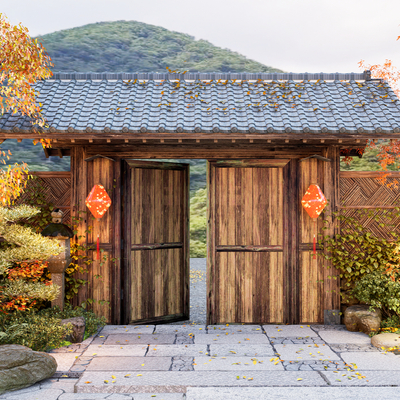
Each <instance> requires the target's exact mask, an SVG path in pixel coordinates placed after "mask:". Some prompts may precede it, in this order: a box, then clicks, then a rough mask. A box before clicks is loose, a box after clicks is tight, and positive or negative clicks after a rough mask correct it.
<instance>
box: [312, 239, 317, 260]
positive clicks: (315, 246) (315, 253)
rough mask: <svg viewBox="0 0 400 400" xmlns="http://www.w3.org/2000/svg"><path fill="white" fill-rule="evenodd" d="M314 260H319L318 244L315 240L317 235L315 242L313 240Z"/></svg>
mask: <svg viewBox="0 0 400 400" xmlns="http://www.w3.org/2000/svg"><path fill="white" fill-rule="evenodd" d="M313 251H314V254H313V259H314V260H315V259H316V258H317V242H316V240H315V234H314V240H313Z"/></svg>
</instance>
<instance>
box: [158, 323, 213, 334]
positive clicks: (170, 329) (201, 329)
mask: <svg viewBox="0 0 400 400" xmlns="http://www.w3.org/2000/svg"><path fill="white" fill-rule="evenodd" d="M155 333H156V334H165V333H167V334H189V333H193V334H194V335H197V334H201V333H207V329H206V325H156V330H155Z"/></svg>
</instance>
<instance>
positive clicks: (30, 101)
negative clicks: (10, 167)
mask: <svg viewBox="0 0 400 400" xmlns="http://www.w3.org/2000/svg"><path fill="white" fill-rule="evenodd" d="M28 32H29V31H28V29H27V28H25V27H23V26H22V25H21V23H20V24H19V25H18V26H13V25H11V24H10V23H9V22H8V20H7V17H5V16H4V15H3V14H1V13H0V40H1V47H0V85H1V86H0V103H1V113H2V114H3V113H4V111H7V112H8V111H12V112H13V113H17V112H18V111H19V112H20V113H21V114H22V115H26V116H28V117H30V118H31V119H32V124H34V125H38V126H39V127H43V126H46V122H45V119H44V117H43V116H42V114H41V104H40V103H39V104H36V100H35V96H36V92H35V90H34V88H33V87H32V85H33V84H34V83H35V82H36V81H37V80H38V79H45V78H49V77H50V76H52V75H53V73H52V72H51V71H50V69H49V67H50V66H54V64H52V63H51V58H50V56H49V55H48V54H47V52H46V50H45V49H44V47H43V46H42V44H41V43H38V41H37V39H35V40H33V39H32V38H31V37H30V36H29V34H28Z"/></svg>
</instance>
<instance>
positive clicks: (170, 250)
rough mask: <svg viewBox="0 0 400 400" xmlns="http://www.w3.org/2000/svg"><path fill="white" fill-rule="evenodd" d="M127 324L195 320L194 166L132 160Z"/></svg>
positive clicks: (128, 197) (126, 251)
mask: <svg viewBox="0 0 400 400" xmlns="http://www.w3.org/2000/svg"><path fill="white" fill-rule="evenodd" d="M124 192H125V200H124V207H125V210H124V212H123V214H124V216H125V217H124V218H123V221H124V222H123V223H124V232H125V241H124V242H125V244H128V246H126V248H125V249H124V259H125V262H124V277H123V285H124V299H123V304H124V307H123V308H124V315H125V317H124V320H125V321H126V323H147V322H148V323H154V322H173V321H180V320H185V319H188V318H189V165H188V164H177V163H163V162H150V161H127V162H126V166H125V190H124Z"/></svg>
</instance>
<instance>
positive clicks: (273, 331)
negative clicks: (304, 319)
mask: <svg viewBox="0 0 400 400" xmlns="http://www.w3.org/2000/svg"><path fill="white" fill-rule="evenodd" d="M263 329H264V331H265V332H266V334H267V335H268V337H270V338H271V337H285V338H289V337H297V338H305V337H307V336H308V337H317V336H318V335H317V334H316V333H315V332H314V331H313V330H312V329H311V328H310V327H309V326H307V325H263Z"/></svg>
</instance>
